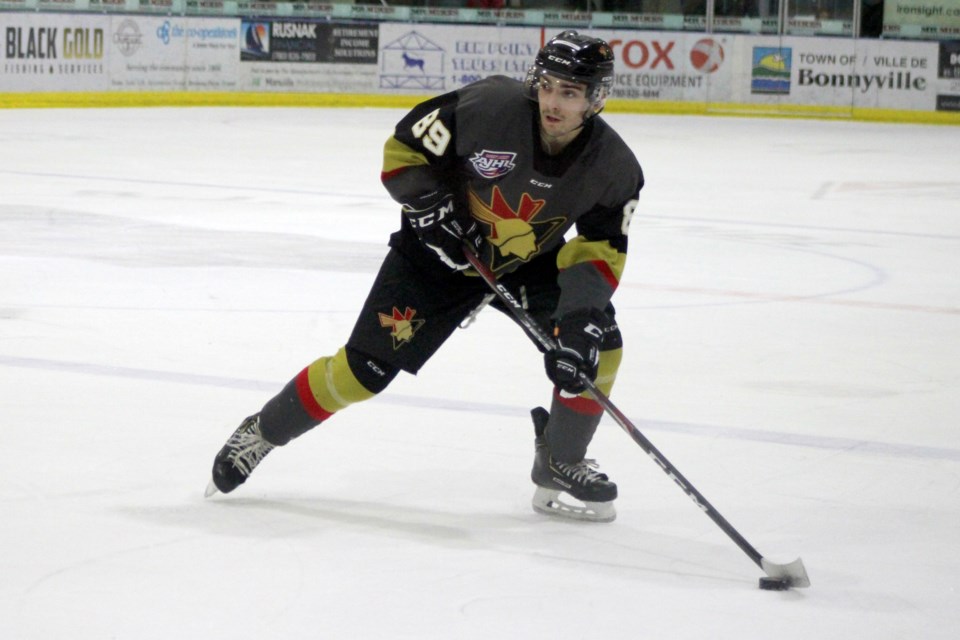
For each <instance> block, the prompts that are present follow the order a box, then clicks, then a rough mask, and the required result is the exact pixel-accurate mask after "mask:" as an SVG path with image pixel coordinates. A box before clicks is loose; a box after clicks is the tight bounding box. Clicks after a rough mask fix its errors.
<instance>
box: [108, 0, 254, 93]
mask: <svg viewBox="0 0 960 640" xmlns="http://www.w3.org/2000/svg"><path fill="white" fill-rule="evenodd" d="M110 39H111V43H112V45H113V55H111V58H110V86H111V88H112V89H121V90H127V89H140V90H147V91H160V90H171V91H184V90H197V91H231V90H234V89H236V88H237V67H238V65H239V63H240V53H239V51H240V20H239V19H236V18H211V19H204V18H176V17H170V18H152V17H145V16H132V15H131V16H114V18H113V21H112V23H111V34H110Z"/></svg>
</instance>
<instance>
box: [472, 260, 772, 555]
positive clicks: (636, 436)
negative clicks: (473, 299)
mask: <svg viewBox="0 0 960 640" xmlns="http://www.w3.org/2000/svg"><path fill="white" fill-rule="evenodd" d="M464 254H465V255H466V257H467V260H469V261H470V264H471V265H472V266H473V268H474V270H476V272H477V273H479V274H480V277H481V278H483V280H484V282H486V283H487V285H488V286H489V287H490V289H491V290H492V291H493V292H494V293H495V294H497V297H499V298H500V300H502V301H503V302H504V303H505V304H506V305H507V307H508V308H509V309H510V310H511V312H512V313H513V315H514V317H515V318H516V319H517V320H518V321H519V322H520V324H522V325H523V326H524V327H525V328H526V329H527V331H528V332H529V333H530V335H532V336H533V337H534V338H536V340H537V342H539V343H540V344H541V345H542V346H543V347H544V348H545V349H547V350H553V349H556V348H557V344H556V342H555V341H554V339H553V337H551V336H550V335H549V334H548V333H547V332H546V331H545V330H544V329H543V327H541V326H540V325H539V324H537V321H536V320H534V318H533V316H531V315H530V313H529V312H528V311H527V310H526V309H524V308H523V305H522V304H520V302H519V301H518V300H517V299H516V298H515V297H514V296H513V294H511V293H510V291H509V290H508V289H507V288H506V287H505V286H504V285H503V284H501V283H500V282H498V281H497V278H496V276H495V275H493V272H492V271H490V269H489V268H488V267H487V266H486V265H485V264H483V262H481V261H480V258H479V257H477V256H476V255H475V254H474V253H473V252H472V251H470V250H469V249H465V250H464ZM580 375H581V381H582V382H583V383H584V384H585V385H586V387H587V391H589V392H590V394H591V395H592V396H593V397H594V399H595V400H596V401H597V402H598V403H599V404H600V406H601V407H603V410H604V411H606V412H607V413H608V414H609V415H610V417H611V418H613V420H614V422H616V423H617V424H618V425H620V428H622V429H623V430H624V431H626V432H627V434H628V435H629V436H630V437H631V438H633V441H634V442H636V443H637V444H638V445H640V448H641V449H643V450H644V452H645V453H646V454H647V455H648V456H649V457H650V458H651V459H652V460H653V461H654V462H656V463H657V466H659V467H660V468H661V469H662V470H663V472H664V473H666V474H667V475H668V476H669V477H670V478H671V479H672V480H673V481H674V482H675V483H676V484H677V486H678V487H680V488H681V489H682V490H683V492H684V493H686V494H687V497H688V498H690V499H691V500H692V501H693V502H694V504H696V505H697V507H698V508H699V509H700V510H701V511H703V512H704V513H705V514H707V516H709V517H710V519H711V520H713V522H714V523H715V524H716V525H717V526H718V527H720V529H721V530H722V531H723V532H724V533H725V534H727V536H729V537H730V539H731V540H733V541H734V542H735V543H736V545H737V546H738V547H740V549H741V550H742V551H743V552H744V553H745V554H747V556H748V557H749V558H750V559H751V560H753V562H754V563H755V564H756V565H757V566H758V567H760V568H761V569H762V568H763V565H762V564H761V560H762V559H763V556H762V555H760V552H759V551H757V550H756V549H755V548H754V547H753V545H751V544H750V543H749V542H747V539H746V538H744V537H743V536H742V535H740V532H739V531H737V530H736V529H734V527H733V525H731V524H730V523H729V522H728V521H727V519H726V518H724V517H723V516H722V515H721V514H720V512H719V511H717V510H716V508H714V506H713V505H712V504H710V501H709V500H707V499H706V498H705V497H704V496H703V494H702V493H700V492H699V491H697V488H696V487H694V486H693V485H692V484H691V483H690V481H689V480H687V479H686V478H685V477H684V476H683V474H682V473H680V471H679V470H678V469H677V468H676V467H674V466H673V465H672V464H671V463H670V461H669V460H667V458H666V457H665V456H664V455H663V454H662V453H660V451H659V450H658V449H657V448H656V447H655V446H653V443H652V442H650V440H648V439H647V437H646V436H645V435H643V434H642V433H641V432H640V430H639V429H637V427H636V426H634V424H633V423H632V422H631V421H630V419H629V418H627V416H625V415H624V414H623V412H622V411H620V410H619V409H618V408H617V407H616V405H614V404H613V402H611V401H610V398H608V397H607V396H606V395H605V394H604V393H603V392H602V391H600V390H599V389H598V388H597V386H596V385H595V384H594V383H593V381H592V380H590V379H589V378H587V377H586V375H584V374H580Z"/></svg>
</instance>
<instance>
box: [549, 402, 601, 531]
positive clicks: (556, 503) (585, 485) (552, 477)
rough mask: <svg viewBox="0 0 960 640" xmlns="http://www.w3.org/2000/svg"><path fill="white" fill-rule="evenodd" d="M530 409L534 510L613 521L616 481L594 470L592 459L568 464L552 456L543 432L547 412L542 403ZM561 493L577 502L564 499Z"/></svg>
mask: <svg viewBox="0 0 960 640" xmlns="http://www.w3.org/2000/svg"><path fill="white" fill-rule="evenodd" d="M531 413H532V415H533V425H534V430H535V432H536V455H535V457H534V460H533V471H532V472H531V474H530V476H531V479H532V480H533V483H534V484H536V485H537V490H536V492H535V493H534V494H533V509H534V511H536V512H538V513H542V514H545V515H549V516H558V517H561V518H569V519H572V520H586V521H589V522H613V520H614V519H616V517H617V511H616V509H615V508H614V506H613V501H614V500H616V498H617V485H616V484H614V483H613V482H611V481H610V479H609V478H608V477H607V476H606V474H603V473H600V472H598V471H597V470H596V468H597V465H596V462H595V461H593V460H581V461H580V462H577V463H572V464H570V463H565V462H559V461H557V460H554V459H553V457H552V456H551V455H550V451H549V449H548V448H547V439H546V437H545V436H544V430H545V428H546V426H547V420H548V419H549V417H550V414H549V413H547V410H546V409H544V408H542V407H537V408H536V409H534V410H533V411H532V412H531ZM561 494H566V496H569V497H571V498H573V499H575V500H577V501H579V502H580V504H572V503H570V502H565V501H564V500H563V499H562V498H561ZM564 497H565V496H564Z"/></svg>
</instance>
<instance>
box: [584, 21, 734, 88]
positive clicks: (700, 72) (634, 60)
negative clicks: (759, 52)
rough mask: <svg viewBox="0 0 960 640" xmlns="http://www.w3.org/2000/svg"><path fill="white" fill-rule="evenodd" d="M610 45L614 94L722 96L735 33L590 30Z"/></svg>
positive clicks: (730, 73)
mask: <svg viewBox="0 0 960 640" xmlns="http://www.w3.org/2000/svg"><path fill="white" fill-rule="evenodd" d="M591 35H596V36H597V37H600V38H603V39H604V40H606V41H607V42H609V43H610V46H611V47H612V48H613V53H614V57H615V60H616V62H615V64H616V74H617V75H616V83H615V84H614V88H613V97H614V98H626V99H643V100H680V101H692V100H696V101H707V100H709V101H713V102H722V101H726V100H729V98H730V91H729V88H730V85H731V82H732V81H733V77H734V75H733V69H734V57H733V52H734V48H733V45H734V42H735V36H724V35H717V34H712V35H707V34H703V33H679V32H670V31H662V32H644V31H596V32H593V31H592V32H591Z"/></svg>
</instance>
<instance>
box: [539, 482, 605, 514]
mask: <svg viewBox="0 0 960 640" xmlns="http://www.w3.org/2000/svg"><path fill="white" fill-rule="evenodd" d="M571 499H573V498H572V496H571ZM578 502H579V501H578ZM532 504H533V510H534V511H536V512H537V513H541V514H543V515H546V516H553V517H555V518H564V519H566V520H579V521H582V522H613V521H614V520H616V518H617V510H616V509H615V508H614V506H613V502H582V503H580V504H570V503H569V502H564V501H563V500H561V499H560V491H559V490H557V489H546V488H544V487H537V491H536V493H534V494H533V501H532Z"/></svg>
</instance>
